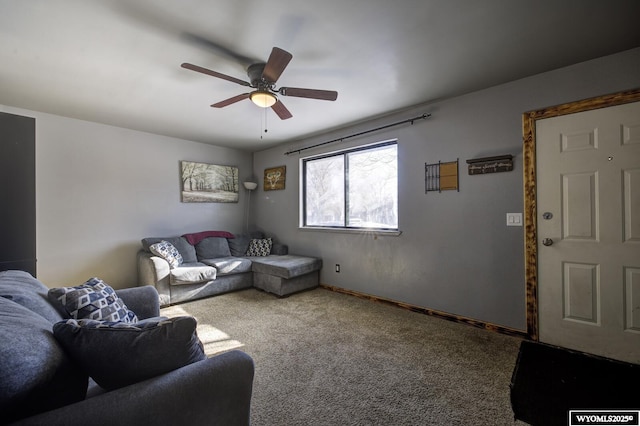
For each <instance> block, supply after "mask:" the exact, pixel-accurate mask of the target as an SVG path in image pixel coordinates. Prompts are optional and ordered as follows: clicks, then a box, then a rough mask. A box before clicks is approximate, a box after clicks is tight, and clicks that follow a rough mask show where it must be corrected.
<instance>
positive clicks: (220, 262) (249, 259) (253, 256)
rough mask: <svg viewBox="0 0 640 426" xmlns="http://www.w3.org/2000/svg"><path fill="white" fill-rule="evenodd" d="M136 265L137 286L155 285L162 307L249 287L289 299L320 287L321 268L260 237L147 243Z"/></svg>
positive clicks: (222, 235) (219, 234) (206, 236)
mask: <svg viewBox="0 0 640 426" xmlns="http://www.w3.org/2000/svg"><path fill="white" fill-rule="evenodd" d="M137 262H138V282H139V284H140V285H151V286H154V287H155V288H156V289H157V290H158V294H159V295H160V305H161V306H167V305H170V304H174V303H181V302H186V301H189V300H194V299H200V298H204V297H209V296H214V295H218V294H222V293H227V292H230V291H235V290H242V289H246V288H251V287H256V288H259V289H261V290H264V291H267V292H270V293H273V294H275V295H277V296H281V297H282V296H288V295H290V294H292V293H296V292H299V291H303V290H307V289H311V288H314V287H317V286H318V285H319V277H320V269H321V268H322V259H319V258H316V257H311V256H302V255H295V254H289V253H288V247H287V246H286V245H284V244H280V243H278V242H277V241H275V240H274V239H273V238H271V237H266V236H265V235H264V233H262V232H253V233H252V234H249V235H233V234H231V233H229V232H226V231H203V232H197V233H192V234H185V235H182V236H169V237H148V238H143V239H142V249H141V250H140V251H139V252H138V256H137Z"/></svg>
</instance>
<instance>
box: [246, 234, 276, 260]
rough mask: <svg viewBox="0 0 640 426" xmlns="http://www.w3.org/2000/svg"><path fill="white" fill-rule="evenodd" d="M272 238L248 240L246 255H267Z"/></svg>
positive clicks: (269, 251)
mask: <svg viewBox="0 0 640 426" xmlns="http://www.w3.org/2000/svg"><path fill="white" fill-rule="evenodd" d="M272 245H273V240H272V239H271V238H262V239H257V238H253V239H252V240H251V241H250V242H249V248H248V249H247V254H246V255H247V256H269V254H270V253H271V246H272Z"/></svg>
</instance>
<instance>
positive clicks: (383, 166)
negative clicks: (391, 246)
mask: <svg viewBox="0 0 640 426" xmlns="http://www.w3.org/2000/svg"><path fill="white" fill-rule="evenodd" d="M303 173H304V184H303V191H304V195H303V200H304V201H303V202H304V205H303V208H304V215H303V217H304V224H303V225H304V226H306V227H332V228H366V229H385V230H386V229H393V230H397V229H398V150H397V142H396V141H392V142H384V143H381V144H377V145H373V146H366V147H359V148H353V149H350V150H348V151H342V152H339V153H333V154H330V155H325V156H320V157H313V158H308V159H304V160H303Z"/></svg>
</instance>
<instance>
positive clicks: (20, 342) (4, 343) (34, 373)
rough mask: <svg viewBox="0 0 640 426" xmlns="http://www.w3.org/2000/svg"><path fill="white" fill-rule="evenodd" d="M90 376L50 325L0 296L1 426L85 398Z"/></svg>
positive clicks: (43, 319)
mask: <svg viewBox="0 0 640 426" xmlns="http://www.w3.org/2000/svg"><path fill="white" fill-rule="evenodd" d="M87 385H88V377H87V375H86V374H85V373H84V372H83V371H82V370H81V369H80V368H79V367H78V366H77V365H76V364H74V363H73V362H72V361H71V360H70V359H69V358H68V357H67V355H66V353H65V352H64V350H63V349H62V347H60V345H59V344H58V342H57V341H56V339H55V338H54V336H53V333H52V332H51V323H50V322H49V321H47V320H46V319H45V318H43V317H42V316H40V315H38V314H36V313H35V312H33V311H30V310H29V309H27V308H26V307H24V306H21V305H19V304H18V303H15V302H12V301H11V300H7V299H5V298H2V297H0V413H2V420H0V423H3V424H4V422H10V421H11V420H15V419H18V418H21V417H25V416H27V415H33V414H36V413H39V412H43V411H49V410H52V409H54V408H58V407H61V406H64V405H68V404H72V403H74V402H77V401H80V400H82V399H84V397H85V394H86V391H87Z"/></svg>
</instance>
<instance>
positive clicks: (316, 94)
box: [278, 87, 338, 101]
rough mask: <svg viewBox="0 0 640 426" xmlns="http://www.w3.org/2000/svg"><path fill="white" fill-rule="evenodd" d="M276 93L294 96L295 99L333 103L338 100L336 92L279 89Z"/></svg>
mask: <svg viewBox="0 0 640 426" xmlns="http://www.w3.org/2000/svg"><path fill="white" fill-rule="evenodd" d="M278 92H279V93H280V94H281V95H283V96H294V97H296V98H309V99H321V100H323V101H335V100H336V99H338V92H336V91H334V90H318V89H301V88H299V87H281V88H280V89H279V90H278Z"/></svg>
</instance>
